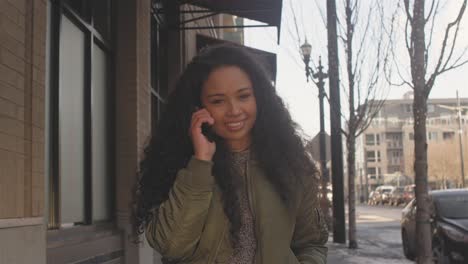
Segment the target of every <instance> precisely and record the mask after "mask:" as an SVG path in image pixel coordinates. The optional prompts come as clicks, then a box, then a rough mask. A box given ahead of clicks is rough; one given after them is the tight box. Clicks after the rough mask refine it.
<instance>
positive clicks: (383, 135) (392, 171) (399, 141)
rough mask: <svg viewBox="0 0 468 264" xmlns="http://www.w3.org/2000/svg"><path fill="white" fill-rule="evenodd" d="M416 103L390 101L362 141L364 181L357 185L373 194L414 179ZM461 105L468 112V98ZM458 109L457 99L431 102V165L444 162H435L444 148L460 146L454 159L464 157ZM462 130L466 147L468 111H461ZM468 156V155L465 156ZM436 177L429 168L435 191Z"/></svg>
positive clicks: (359, 151)
mask: <svg viewBox="0 0 468 264" xmlns="http://www.w3.org/2000/svg"><path fill="white" fill-rule="evenodd" d="M412 103H413V100H412V98H409V97H407V98H405V99H401V100H386V101H385V102H384V104H383V106H382V109H381V110H380V112H379V113H378V115H377V116H376V117H375V118H374V119H373V121H372V124H371V125H370V126H369V128H367V129H366V131H365V132H364V133H363V134H362V135H361V136H360V137H359V138H358V141H357V159H356V161H357V162H356V168H357V176H363V177H364V180H362V179H359V177H358V179H357V180H359V183H357V185H367V186H368V190H369V191H370V190H373V189H375V187H376V186H378V185H382V184H391V185H404V184H408V183H411V182H412V179H413V178H414V171H413V163H414V131H413V129H414V127H413V106H412ZM460 104H461V106H462V109H465V108H466V107H467V106H468V98H463V99H460ZM456 107H457V99H429V100H428V116H427V141H428V147H429V163H430V164H429V166H432V165H434V166H436V165H437V164H436V163H437V161H438V160H440V159H435V158H434V160H431V155H435V153H437V152H438V151H439V150H441V148H442V146H447V145H451V146H455V145H456V148H453V150H452V152H453V153H452V155H453V157H459V155H460V151H459V137H458V131H459V125H458V115H457V111H455V108H456ZM461 127H462V145H463V146H465V145H466V143H468V111H466V110H462V111H461ZM464 148H465V147H464ZM464 151H465V152H466V150H464ZM467 154H468V153H465V156H466V155H467ZM452 159H453V158H452ZM465 159H466V157H465ZM459 161H460V160H458V163H459ZM431 163H432V165H431ZM458 167H459V166H458V165H457V171H453V172H452V173H456V174H457V175H459V174H460V173H461V172H460V170H459V169H458ZM446 170H448V168H447V169H446ZM467 172H468V171H467ZM361 173H362V174H361ZM436 174H437V173H435V172H434V171H431V169H429V181H432V186H433V187H434V188H437V183H436V182H435V181H437V175H436ZM366 181H367V184H366Z"/></svg>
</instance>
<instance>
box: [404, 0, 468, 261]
mask: <svg viewBox="0 0 468 264" xmlns="http://www.w3.org/2000/svg"><path fill="white" fill-rule="evenodd" d="M410 2H411V3H412V6H411V3H410ZM425 2H426V1H424V0H413V1H410V0H403V4H404V10H405V14H406V21H407V22H406V37H405V40H406V48H407V50H408V55H409V59H410V65H411V80H410V81H409V80H404V79H403V82H402V83H404V84H407V85H409V86H410V87H411V88H412V89H413V90H414V100H413V117H414V143H415V144H414V153H415V160H414V171H415V182H416V206H417V211H416V223H417V224H416V237H418V239H417V240H416V243H417V250H416V253H417V263H433V260H432V234H431V225H430V222H429V220H430V214H431V212H430V203H429V196H428V177H427V170H428V163H427V158H428V157H427V156H428V155H427V139H426V117H427V99H428V97H429V94H430V92H431V89H432V87H433V86H434V83H435V81H436V79H437V77H439V76H440V75H441V74H443V73H445V72H447V71H450V70H452V69H455V68H458V67H460V66H462V65H464V64H466V63H467V62H468V61H466V60H463V58H464V53H465V52H463V53H462V54H461V55H460V56H455V57H454V50H455V44H456V41H457V37H458V32H459V29H460V21H461V19H462V17H463V14H464V13H465V8H466V4H467V0H464V1H463V2H462V3H461V7H460V9H459V11H458V15H457V16H456V18H454V20H453V21H452V22H450V23H449V24H448V25H447V27H446V29H445V34H444V38H443V39H442V44H441V48H440V51H439V53H438V54H437V55H436V54H430V53H429V50H430V49H429V48H430V46H431V43H432V41H433V32H434V31H433V30H434V25H435V24H436V23H435V22H434V21H435V18H436V15H437V13H438V11H439V7H440V4H439V3H440V1H439V0H432V1H430V7H429V12H428V14H427V15H426V13H425V11H426V9H425ZM426 26H428V27H426ZM427 28H429V30H430V31H429V32H428V33H429V36H426V29H427ZM426 40H428V42H427V43H426ZM465 51H466V49H465ZM430 55H432V56H436V64H435V67H434V69H433V71H432V73H428V70H427V68H428V64H429V63H428V62H429V60H430V57H432V56H430Z"/></svg>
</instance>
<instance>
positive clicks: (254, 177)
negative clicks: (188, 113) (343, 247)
mask: <svg viewBox="0 0 468 264" xmlns="http://www.w3.org/2000/svg"><path fill="white" fill-rule="evenodd" d="M258 165H259V164H258V163H257V161H255V160H251V161H249V166H248V168H247V190H248V197H249V202H250V205H251V208H252V211H253V212H252V213H253V216H254V219H255V230H256V238H257V252H256V261H255V263H256V264H276V263H277V264H298V263H301V264H315V263H317V264H319V263H320V264H321V263H326V258H327V248H326V246H325V243H326V242H327V239H328V231H327V229H326V224H325V221H324V218H323V216H322V214H321V211H320V209H319V208H318V203H317V193H316V192H314V191H312V190H313V188H309V187H308V186H310V185H311V184H313V183H312V182H310V183H308V184H304V185H303V186H298V190H297V192H296V193H297V196H296V199H294V201H296V202H295V205H293V206H289V207H287V206H286V205H285V204H284V203H283V202H282V201H281V199H280V197H279V195H278V194H277V192H276V191H275V189H274V188H273V185H272V184H271V183H270V182H269V181H268V180H267V178H266V177H265V175H264V173H263V170H261V169H260V168H259V166H258ZM212 166H213V163H212V162H208V161H200V160H197V159H195V158H193V157H192V159H191V160H190V161H189V163H188V165H187V167H186V168H185V169H182V170H180V171H179V172H178V175H177V177H176V180H175V182H174V186H173V188H172V190H171V191H170V193H169V198H168V200H166V201H165V202H164V203H162V204H161V205H160V207H159V210H157V211H156V212H157V213H156V214H155V215H154V217H153V219H152V220H151V221H150V222H149V223H147V226H146V237H147V240H148V242H149V244H150V245H151V246H152V247H153V248H154V249H156V250H157V251H158V252H160V253H161V255H162V256H163V258H164V259H166V260H167V261H168V262H170V263H190V264H195V263H197V264H198V263H200V264H201V263H204V264H205V263H208V264H211V263H226V262H227V261H228V259H229V257H230V256H231V255H232V253H233V249H232V246H231V243H230V239H229V221H228V219H227V217H226V216H225V214H224V210H223V204H222V201H221V193H220V190H219V189H218V187H217V185H216V184H215V182H214V177H213V176H212V175H211V168H212ZM310 180H311V181H312V180H314V179H313V178H312V177H310Z"/></svg>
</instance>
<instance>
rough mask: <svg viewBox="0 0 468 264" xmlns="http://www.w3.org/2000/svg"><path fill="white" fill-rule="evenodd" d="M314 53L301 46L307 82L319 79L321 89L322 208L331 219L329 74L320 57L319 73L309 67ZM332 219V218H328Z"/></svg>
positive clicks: (307, 45)
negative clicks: (327, 132) (327, 126)
mask: <svg viewBox="0 0 468 264" xmlns="http://www.w3.org/2000/svg"><path fill="white" fill-rule="evenodd" d="M311 51H312V46H311V45H310V44H309V43H308V42H307V40H306V41H305V43H304V44H302V45H301V53H302V59H303V60H304V64H305V72H306V78H307V82H309V77H310V76H311V77H312V78H313V79H317V81H314V83H315V84H316V85H317V87H318V89H319V102H320V134H319V135H320V137H319V139H320V142H319V144H320V170H321V172H322V181H321V184H322V188H321V189H322V190H321V191H322V198H321V200H320V206H321V208H322V211H323V213H324V214H326V216H327V217H329V214H328V208H329V202H328V199H327V193H328V192H327V184H328V180H329V179H328V178H329V177H328V170H327V157H326V142H325V121H324V111H323V98H324V97H325V88H324V86H325V82H324V79H326V78H328V73H326V72H323V66H322V59H321V57H319V66H318V67H317V70H318V71H317V72H314V70H313V69H312V68H311V67H310V66H309V63H310V53H311ZM328 219H330V218H328Z"/></svg>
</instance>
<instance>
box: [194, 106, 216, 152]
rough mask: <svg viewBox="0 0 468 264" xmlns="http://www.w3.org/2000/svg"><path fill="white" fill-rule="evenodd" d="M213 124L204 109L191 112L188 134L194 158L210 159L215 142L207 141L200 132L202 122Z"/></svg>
mask: <svg viewBox="0 0 468 264" xmlns="http://www.w3.org/2000/svg"><path fill="white" fill-rule="evenodd" d="M203 123H208V124H209V125H210V126H212V125H213V124H214V119H213V117H211V115H210V113H209V112H208V111H207V110H206V109H204V108H203V109H200V110H198V111H196V112H194V113H193V114H192V121H191V124H190V131H189V135H190V137H191V138H192V144H193V149H194V152H195V153H194V155H195V158H197V159H199V160H206V161H211V160H212V159H213V155H214V153H215V151H216V144H215V143H214V142H210V141H208V139H207V138H206V137H205V136H204V135H203V133H202V124H203Z"/></svg>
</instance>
